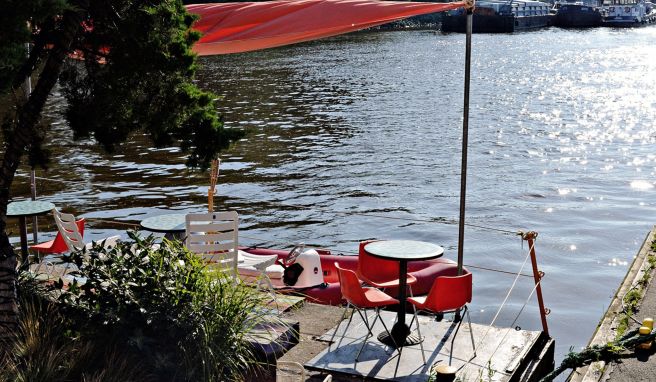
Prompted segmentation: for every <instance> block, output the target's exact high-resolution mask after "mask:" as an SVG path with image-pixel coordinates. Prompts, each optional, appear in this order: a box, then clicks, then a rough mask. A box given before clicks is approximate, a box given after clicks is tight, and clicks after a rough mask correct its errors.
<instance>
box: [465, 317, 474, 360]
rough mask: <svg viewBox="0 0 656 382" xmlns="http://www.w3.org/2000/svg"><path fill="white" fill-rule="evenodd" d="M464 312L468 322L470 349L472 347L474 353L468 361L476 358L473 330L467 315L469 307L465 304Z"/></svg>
mask: <svg viewBox="0 0 656 382" xmlns="http://www.w3.org/2000/svg"><path fill="white" fill-rule="evenodd" d="M465 314H466V315H467V323H468V324H469V336H470V337H471V343H472V349H474V355H473V356H472V357H471V359H470V361H471V360H472V359H474V358H476V344H474V332H473V331H472V326H471V318H470V317H469V309H468V308H467V305H465Z"/></svg>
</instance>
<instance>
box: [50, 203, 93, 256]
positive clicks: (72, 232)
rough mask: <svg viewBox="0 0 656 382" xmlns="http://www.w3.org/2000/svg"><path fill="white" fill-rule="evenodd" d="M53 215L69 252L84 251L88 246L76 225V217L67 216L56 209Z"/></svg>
mask: <svg viewBox="0 0 656 382" xmlns="http://www.w3.org/2000/svg"><path fill="white" fill-rule="evenodd" d="M52 214H53V215H54V217H55V223H56V224H57V229H58V230H59V232H60V233H61V235H62V237H63V238H64V241H65V242H66V245H67V246H68V250H69V251H77V250H81V249H83V248H84V247H85V246H86V244H85V243H84V240H83V239H82V235H81V234H80V230H79V229H78V227H77V224H75V216H73V215H71V214H65V213H63V212H60V211H59V210H57V209H56V208H53V210H52Z"/></svg>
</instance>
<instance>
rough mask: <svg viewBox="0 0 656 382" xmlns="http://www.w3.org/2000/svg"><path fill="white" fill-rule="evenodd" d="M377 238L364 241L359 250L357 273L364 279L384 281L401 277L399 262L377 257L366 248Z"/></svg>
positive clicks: (376, 281)
mask: <svg viewBox="0 0 656 382" xmlns="http://www.w3.org/2000/svg"><path fill="white" fill-rule="evenodd" d="M374 241H375V240H371V241H363V242H361V243H360V249H359V251H358V268H357V275H358V277H359V278H361V279H362V280H364V281H373V282H375V283H383V282H386V281H390V280H396V279H398V278H399V262H398V261H394V260H385V259H381V258H379V257H375V256H373V255H371V254H369V253H368V252H367V251H365V250H364V246H365V245H367V244H369V243H373V242H374Z"/></svg>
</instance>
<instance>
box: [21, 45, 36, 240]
mask: <svg viewBox="0 0 656 382" xmlns="http://www.w3.org/2000/svg"><path fill="white" fill-rule="evenodd" d="M25 52H26V54H27V58H28V59H29V58H30V44H29V43H26V44H25ZM23 87H24V92H25V98H26V101H27V99H29V98H30V94H32V78H31V77H30V75H29V74H28V75H27V78H26V79H25V82H24V83H23ZM30 191H31V193H32V200H36V173H35V171H34V169H32V171H30ZM32 226H33V227H32V229H33V231H32V238H33V239H34V243H35V244H36V243H37V242H38V241H39V226H38V221H37V219H36V216H35V217H33V218H32Z"/></svg>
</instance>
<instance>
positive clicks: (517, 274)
mask: <svg viewBox="0 0 656 382" xmlns="http://www.w3.org/2000/svg"><path fill="white" fill-rule="evenodd" d="M533 247H535V242H533V246H531V247H530V248H529V250H528V251H527V253H526V258H524V262H523V263H522V266H521V267H520V269H519V272H517V273H516V276H515V279H514V280H513V283H512V285H511V286H510V288H509V289H508V293H506V297H505V298H504V299H503V301H502V302H501V305H500V306H499V309H497V312H496V314H495V315H494V317H493V318H492V321H491V322H490V324H489V325H488V327H487V330H486V331H485V334H484V335H483V337H481V339H480V341H479V342H478V345H477V346H476V347H479V346H481V344H482V343H483V341H484V340H485V338H486V337H487V335H488V334H489V333H490V330H491V329H492V327H493V325H494V323H495V322H496V321H497V318H499V315H500V314H501V311H502V310H503V308H504V307H505V305H506V302H508V298H510V295H511V294H512V291H513V289H515V285H517V281H518V280H519V277H520V275H521V274H522V271H523V270H524V267H525V266H526V263H527V262H528V259H529V257H530V256H531V249H533Z"/></svg>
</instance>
